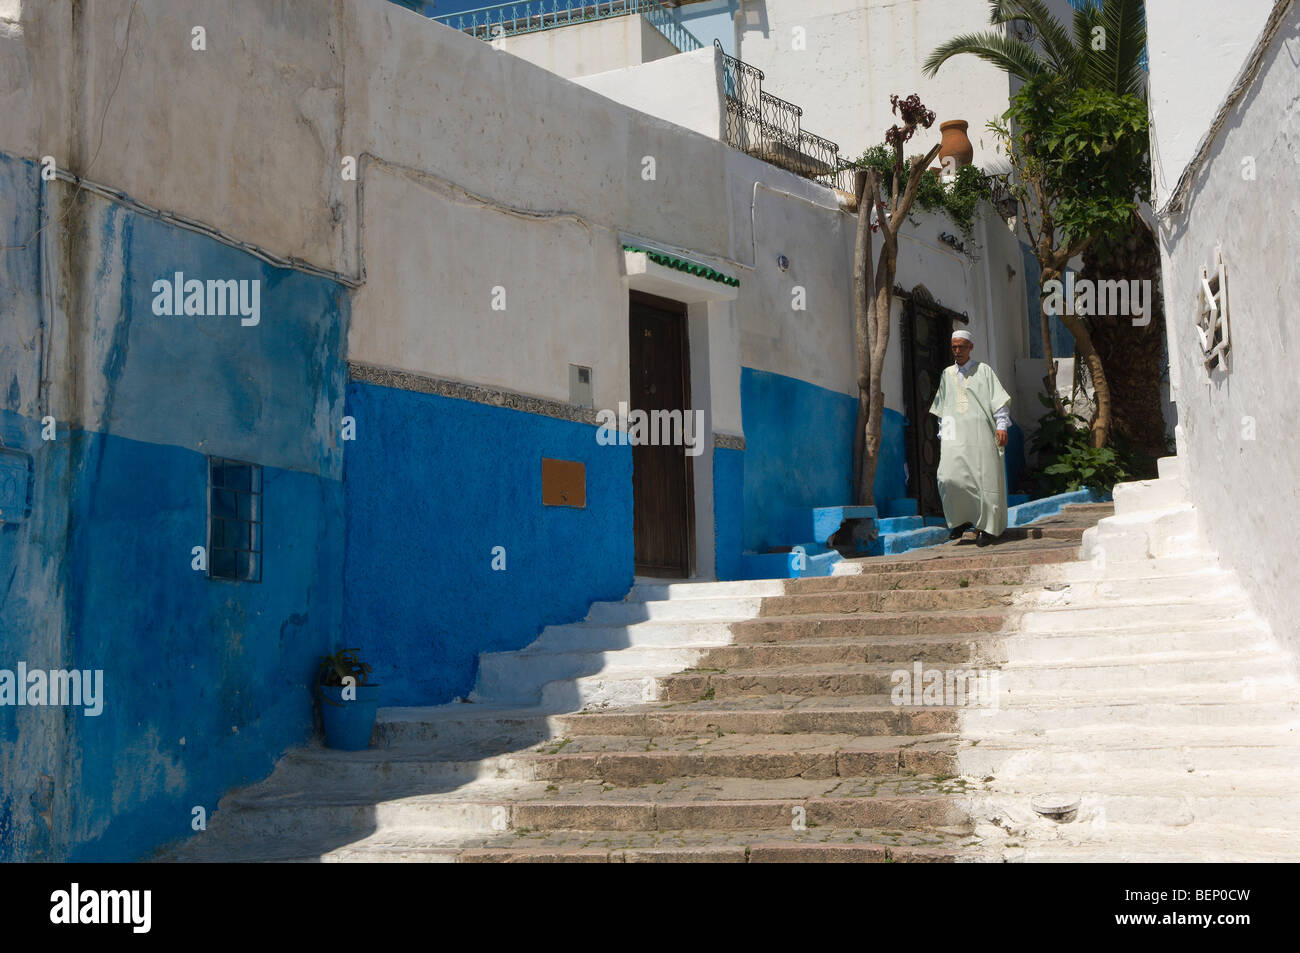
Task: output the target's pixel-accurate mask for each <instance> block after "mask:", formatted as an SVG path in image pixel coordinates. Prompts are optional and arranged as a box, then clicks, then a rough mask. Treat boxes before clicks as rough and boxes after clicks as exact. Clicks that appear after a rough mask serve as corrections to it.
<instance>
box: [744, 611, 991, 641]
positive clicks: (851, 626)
mask: <svg viewBox="0 0 1300 953" xmlns="http://www.w3.org/2000/svg"><path fill="white" fill-rule="evenodd" d="M1005 622H1006V615H1005V614H1004V613H1001V612H989V611H987V610H949V611H943V612H921V611H918V612H903V613H884V612H882V613H875V614H871V615H860V614H858V615H853V614H837V615H831V614H824V615H817V616H764V617H760V618H758V619H751V620H749V621H747V622H738V623H736V624H735V625H734V626H732V628H731V636H732V643H733V644H737V645H741V644H752V643H760V642H767V643H778V642H798V641H804V640H816V641H822V642H824V641H830V640H836V639H853V638H866V637H879V636H902V635H943V634H952V633H958V632H998V631H1000V630H1001V629H1002V628H1003V625H1004V624H1005Z"/></svg>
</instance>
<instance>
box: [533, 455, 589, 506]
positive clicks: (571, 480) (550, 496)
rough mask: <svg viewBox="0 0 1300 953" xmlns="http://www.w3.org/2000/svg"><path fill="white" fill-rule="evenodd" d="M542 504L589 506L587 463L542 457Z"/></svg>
mask: <svg viewBox="0 0 1300 953" xmlns="http://www.w3.org/2000/svg"><path fill="white" fill-rule="evenodd" d="M542 505H543V506H576V507H578V508H579V509H586V508H587V465H586V464H585V463H580V462H578V461H577V460H551V459H550V458H548V457H542Z"/></svg>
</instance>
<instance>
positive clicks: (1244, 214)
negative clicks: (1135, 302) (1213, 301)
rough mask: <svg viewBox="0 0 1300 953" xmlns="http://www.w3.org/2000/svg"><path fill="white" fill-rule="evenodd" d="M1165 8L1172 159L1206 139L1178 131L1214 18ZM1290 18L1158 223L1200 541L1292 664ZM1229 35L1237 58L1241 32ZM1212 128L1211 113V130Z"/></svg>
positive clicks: (1299, 634)
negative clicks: (1219, 332) (1218, 351)
mask: <svg viewBox="0 0 1300 953" xmlns="http://www.w3.org/2000/svg"><path fill="white" fill-rule="evenodd" d="M1170 6H1172V4H1164V3H1160V2H1157V3H1155V4H1153V12H1154V13H1155V16H1154V17H1153V27H1154V33H1155V39H1154V41H1153V43H1152V56H1151V78H1152V85H1153V88H1155V89H1158V90H1160V91H1161V92H1160V96H1159V98H1158V99H1157V100H1156V101H1155V102H1154V103H1153V110H1154V111H1155V118H1156V123H1155V129H1156V137H1157V138H1156V144H1157V148H1158V149H1159V150H1160V151H1161V152H1162V154H1163V155H1164V156H1165V157H1166V159H1168V158H1169V157H1170V156H1173V155H1180V154H1181V151H1180V150H1182V148H1183V144H1184V143H1186V142H1190V141H1193V140H1199V139H1200V138H1201V136H1202V135H1203V134H1204V132H1205V129H1204V128H1202V129H1199V130H1186V129H1182V128H1179V127H1178V125H1177V122H1176V121H1175V119H1177V120H1178V121H1186V120H1185V117H1189V116H1193V115H1199V114H1200V113H1199V109H1200V102H1201V100H1202V98H1203V97H1204V96H1206V95H1210V96H1213V95H1214V94H1213V92H1211V91H1207V90H1205V89H1204V88H1203V86H1202V84H1200V83H1199V82H1196V81H1193V79H1192V77H1191V76H1190V75H1189V74H1188V73H1186V64H1187V63H1189V62H1190V61H1191V60H1192V59H1196V60H1197V61H1198V62H1202V63H1205V64H1206V65H1207V68H1208V64H1209V62H1210V61H1211V60H1212V59H1213V58H1214V56H1215V47H1214V46H1213V44H1212V43H1207V40H1206V37H1205V36H1204V33H1203V30H1204V26H1205V24H1204V23H1203V22H1201V20H1200V18H1199V17H1198V16H1197V15H1196V14H1197V12H1198V11H1199V12H1206V11H1205V10H1203V9H1202V7H1203V6H1204V5H1201V4H1193V3H1189V4H1187V7H1192V8H1193V9H1191V10H1188V11H1187V12H1186V13H1180V15H1179V16H1172V15H1169V14H1171V13H1172V12H1173V11H1171V10H1170V9H1168V8H1169V7H1170ZM1178 9H1179V11H1183V10H1186V7H1184V6H1183V5H1178ZM1251 10H1252V11H1253V5H1251ZM1291 10H1292V12H1291V15H1290V19H1289V20H1288V21H1287V22H1286V23H1285V25H1284V26H1283V29H1282V32H1281V35H1280V36H1278V37H1277V38H1276V39H1275V40H1274V41H1273V43H1272V44H1271V45H1270V46H1269V48H1268V51H1267V55H1266V57H1265V59H1264V62H1263V67H1262V69H1261V71H1260V73H1259V75H1258V76H1257V77H1256V79H1255V80H1254V82H1253V84H1252V85H1251V87H1250V89H1249V91H1248V92H1247V93H1246V94H1245V96H1244V97H1243V98H1242V99H1241V100H1240V102H1239V103H1238V105H1237V106H1236V107H1235V108H1234V109H1232V111H1231V113H1230V115H1229V117H1228V121H1227V123H1226V124H1225V127H1224V128H1223V130H1222V131H1221V132H1220V133H1219V135H1218V136H1217V137H1216V138H1215V140H1214V143H1213V147H1212V150H1211V152H1210V155H1209V158H1208V161H1207V163H1206V164H1205V166H1204V167H1203V168H1202V170H1201V171H1200V173H1199V174H1197V176H1196V177H1195V178H1194V180H1193V187H1192V191H1191V193H1190V196H1189V200H1188V203H1187V206H1186V210H1185V211H1184V212H1183V213H1181V214H1177V215H1174V216H1172V217H1170V218H1168V219H1166V220H1164V221H1162V222H1161V252H1162V257H1163V267H1164V287H1165V309H1166V321H1167V324H1168V331H1169V339H1170V351H1171V361H1172V362H1173V364H1174V368H1173V370H1174V372H1175V374H1174V375H1173V376H1174V377H1175V387H1174V393H1173V397H1174V400H1175V401H1176V402H1177V405H1178V417H1179V438H1180V439H1179V455H1180V456H1182V457H1184V459H1185V470H1186V472H1187V476H1188V482H1189V485H1190V489H1191V493H1192V498H1193V501H1194V502H1195V504H1196V509H1197V513H1198V516H1199V518H1200V521H1201V525H1202V528H1203V529H1204V531H1205V534H1206V536H1207V538H1208V540H1209V542H1210V544H1211V545H1212V546H1213V547H1214V548H1215V549H1216V550H1217V551H1218V553H1219V556H1220V559H1221V560H1222V562H1223V563H1224V564H1225V565H1226V566H1228V567H1231V568H1234V569H1236V570H1237V571H1238V572H1239V574H1240V576H1241V579H1242V581H1243V583H1244V585H1245V586H1246V588H1247V590H1248V592H1249V593H1250V595H1251V597H1252V600H1253V601H1254V604H1255V606H1256V608H1257V609H1258V610H1259V611H1260V612H1261V613H1262V614H1263V615H1265V616H1266V617H1267V618H1268V619H1269V621H1270V622H1271V623H1272V624H1273V627H1274V630H1275V631H1276V632H1277V633H1278V634H1279V636H1281V637H1282V638H1283V639H1284V640H1285V642H1286V644H1287V646H1288V648H1289V649H1290V650H1291V651H1292V653H1296V652H1297V651H1300V626H1297V624H1296V621H1295V620H1296V616H1297V612H1298V611H1300V597H1298V596H1297V593H1300V542H1297V537H1296V528H1295V519H1294V514H1295V513H1296V512H1297V507H1298V505H1300V442H1297V440H1296V436H1297V433H1300V427H1297V424H1296V407H1297V406H1300V377H1298V376H1297V374H1296V368H1295V355H1296V354H1298V353H1300V321H1298V320H1297V318H1298V317H1300V305H1297V301H1296V296H1295V288H1297V287H1300V257H1298V256H1297V255H1296V252H1295V242H1294V240H1293V238H1292V236H1294V235H1295V234H1296V233H1297V232H1298V231H1300V184H1298V182H1300V164H1297V162H1296V155H1297V150H1296V130H1295V125H1294V122H1293V121H1292V122H1288V121H1287V117H1290V118H1291V119H1292V120H1293V119H1294V117H1295V116H1296V115H1297V114H1298V112H1300V84H1298V83H1297V82H1296V71H1297V64H1300V8H1297V7H1296V6H1294V5H1293V6H1292V8H1291ZM1224 28H1225V30H1228V33H1229V38H1230V39H1231V40H1232V42H1233V47H1232V49H1233V51H1234V56H1235V55H1236V51H1237V50H1238V49H1239V46H1238V45H1237V43H1236V40H1235V37H1236V35H1237V29H1236V27H1235V26H1231V27H1229V26H1228V25H1227V24H1225V25H1224ZM1197 50H1199V51H1200V54H1199V56H1198V55H1197V53H1196V51H1197ZM1224 55H1226V53H1225V54H1224ZM1244 56H1245V54H1244V52H1243V53H1242V58H1243V59H1244ZM1215 69H1216V70H1217V67H1215ZM1224 92H1225V93H1226V90H1225V91H1224ZM1193 101H1195V102H1194V103H1193ZM1218 105H1219V103H1218V102H1215V104H1214V107H1215V108H1216V109H1217V107H1218ZM1211 111H1213V110H1211ZM1209 122H1210V118H1209V114H1208V113H1207V114H1206V118H1205V125H1206V126H1208V124H1209ZM1247 155H1250V156H1254V158H1255V167H1256V175H1257V177H1256V179H1255V180H1254V181H1247V180H1245V179H1244V178H1243V177H1242V175H1241V160H1242V158H1243V157H1244V156H1247ZM1217 244H1221V245H1222V249H1223V257H1224V260H1225V262H1226V263H1227V267H1228V289H1229V291H1228V294H1229V309H1230V312H1229V313H1230V320H1231V344H1232V350H1231V354H1230V365H1229V366H1230V370H1229V371H1228V372H1226V373H1224V372H1215V373H1213V374H1209V373H1207V372H1206V370H1205V368H1204V366H1203V364H1202V361H1201V355H1200V346H1199V343H1198V340H1197V336H1196V332H1195V321H1196V302H1197V288H1198V284H1199V268H1200V266H1201V265H1202V264H1205V265H1211V264H1212V261H1213V254H1214V249H1215V246H1216V245H1217ZM1252 424H1253V427H1254V439H1251V438H1250V427H1251V426H1252Z"/></svg>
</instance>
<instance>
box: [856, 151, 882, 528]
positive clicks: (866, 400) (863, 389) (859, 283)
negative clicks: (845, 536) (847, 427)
mask: <svg viewBox="0 0 1300 953" xmlns="http://www.w3.org/2000/svg"><path fill="white" fill-rule="evenodd" d="M854 192H855V193H856V194H857V197H858V228H857V237H856V240H855V243H854V249H853V329H854V340H855V344H856V347H857V369H858V413H857V419H856V422H855V424H854V427H853V485H852V493H851V496H852V498H853V502H854V503H856V504H857V505H859V506H866V505H869V504H867V503H865V502H864V501H863V499H862V467H863V454H864V452H865V450H866V430H867V413H868V410H869V408H870V394H869V388H870V386H871V338H870V333H869V330H868V325H867V317H868V314H867V312H868V307H869V302H870V300H871V294H872V287H871V245H872V243H871V211H872V209H874V208H875V206H876V201H875V195H876V182H875V173H874V172H868V171H867V170H866V169H859V170H858V173H857V176H856V179H855V182H854Z"/></svg>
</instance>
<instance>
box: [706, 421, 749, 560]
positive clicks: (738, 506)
mask: <svg viewBox="0 0 1300 953" xmlns="http://www.w3.org/2000/svg"><path fill="white" fill-rule="evenodd" d="M744 497H745V452H744V451H743V450H728V449H726V448H724V447H715V448H714V450H713V531H714V566H715V572H716V573H717V577H718V578H719V579H739V578H741V574H740V555H741V553H742V552H743V551H744V548H745V547H744V523H745V504H744Z"/></svg>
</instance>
